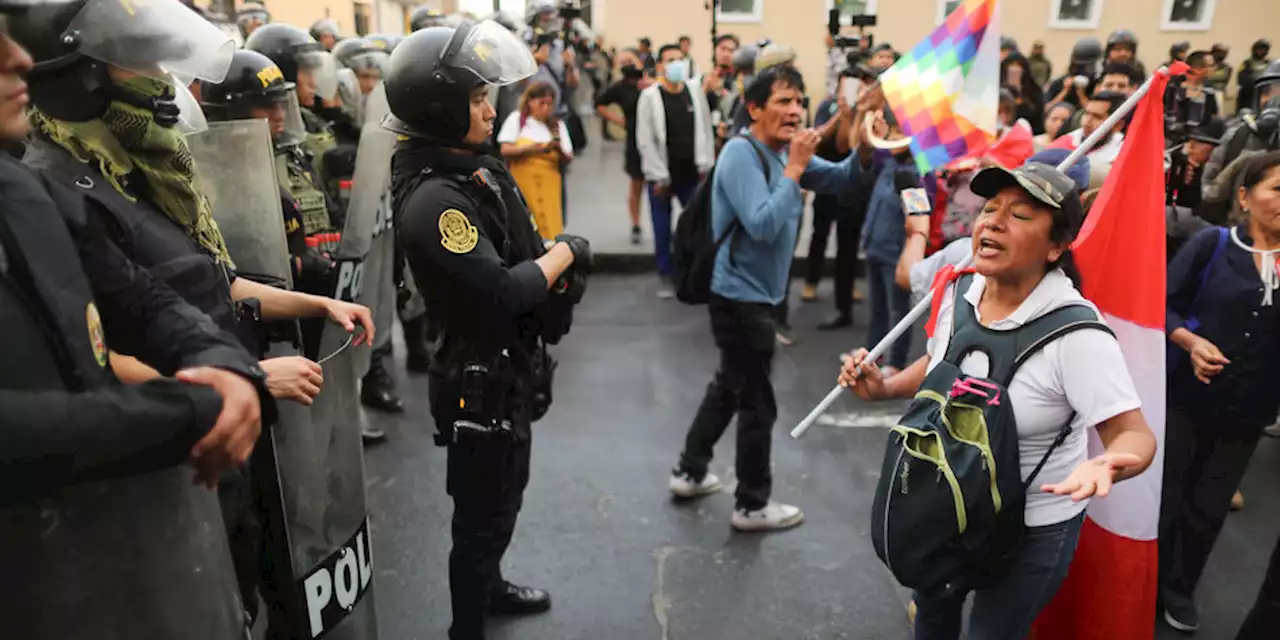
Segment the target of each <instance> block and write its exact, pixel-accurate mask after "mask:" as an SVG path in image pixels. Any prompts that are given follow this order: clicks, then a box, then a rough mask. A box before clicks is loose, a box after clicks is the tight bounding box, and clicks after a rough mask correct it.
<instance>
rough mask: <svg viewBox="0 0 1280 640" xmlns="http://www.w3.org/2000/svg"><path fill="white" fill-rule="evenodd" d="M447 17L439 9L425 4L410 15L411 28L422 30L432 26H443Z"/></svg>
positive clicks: (411, 29)
mask: <svg viewBox="0 0 1280 640" xmlns="http://www.w3.org/2000/svg"><path fill="white" fill-rule="evenodd" d="M446 19H447V18H446V16H445V15H444V14H443V13H441V12H440V10H439V9H434V8H432V7H428V6H426V5H423V6H421V7H418V8H417V9H414V10H413V15H412V16H410V17H409V30H410V31H422V30H423V29H429V28H431V27H443V26H444V23H445V21H446Z"/></svg>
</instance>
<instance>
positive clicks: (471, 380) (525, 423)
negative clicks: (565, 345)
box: [431, 340, 557, 447]
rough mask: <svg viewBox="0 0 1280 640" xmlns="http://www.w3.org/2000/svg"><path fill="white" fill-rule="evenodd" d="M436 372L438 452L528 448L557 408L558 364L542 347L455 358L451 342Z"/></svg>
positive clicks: (433, 384)
mask: <svg viewBox="0 0 1280 640" xmlns="http://www.w3.org/2000/svg"><path fill="white" fill-rule="evenodd" d="M445 342H446V344H445V345H444V346H442V348H441V352H440V353H441V354H442V355H439V356H437V359H436V361H435V362H434V363H433V367H432V372H431V413H432V415H433V417H434V418H435V420H436V429H437V430H438V433H437V434H436V436H435V442H436V445H438V446H442V447H444V446H449V445H452V444H464V445H476V444H490V443H501V442H523V441H527V440H528V439H529V428H530V425H531V424H532V423H533V422H536V421H537V420H539V419H541V418H542V417H543V416H544V415H546V413H547V410H548V409H550V408H551V402H552V391H551V390H552V382H553V380H554V378H555V370H556V366H557V365H556V362H555V360H554V359H553V358H551V356H550V354H548V353H547V350H546V347H545V345H543V344H542V343H541V342H539V344H538V346H537V348H536V349H534V350H533V351H532V353H525V351H524V350H523V349H522V348H521V347H519V346H515V347H510V348H506V349H502V350H501V351H500V352H499V353H497V354H495V355H491V356H479V357H477V356H476V355H475V354H461V353H459V354H457V355H454V354H450V353H449V349H448V345H447V342H448V341H447V340H446V341H445Z"/></svg>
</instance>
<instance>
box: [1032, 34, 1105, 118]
mask: <svg viewBox="0 0 1280 640" xmlns="http://www.w3.org/2000/svg"><path fill="white" fill-rule="evenodd" d="M1101 59H1102V43H1101V42H1098V39H1097V38H1081V39H1080V40H1079V41H1077V42H1076V45H1075V46H1074V47H1072V49H1071V62H1070V63H1069V64H1068V65H1067V73H1066V75H1063V76H1062V77H1060V78H1058V79H1057V80H1054V81H1053V82H1052V83H1050V84H1049V90H1048V91H1046V92H1045V94H1046V95H1049V96H1053V97H1052V98H1050V99H1049V101H1048V102H1049V103H1054V102H1066V103H1069V104H1070V105H1071V106H1073V107H1075V108H1077V109H1079V108H1080V107H1082V106H1084V103H1086V102H1088V101H1089V93H1088V91H1089V84H1090V83H1091V82H1092V81H1093V76H1094V74H1095V73H1097V71H1098V61H1099V60H1101Z"/></svg>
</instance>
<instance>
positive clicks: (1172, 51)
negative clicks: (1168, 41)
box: [1169, 40, 1191, 60]
mask: <svg viewBox="0 0 1280 640" xmlns="http://www.w3.org/2000/svg"><path fill="white" fill-rule="evenodd" d="M1189 51H1191V43H1190V42H1187V41H1186V40H1183V41H1181V42H1175V43H1173V46H1171V47H1169V59H1170V60H1183V59H1185V58H1186V57H1187V53H1188V52H1189Z"/></svg>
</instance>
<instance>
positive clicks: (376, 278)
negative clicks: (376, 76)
mask: <svg viewBox="0 0 1280 640" xmlns="http://www.w3.org/2000/svg"><path fill="white" fill-rule="evenodd" d="M375 96H376V97H375ZM370 105H371V106H372V109H371V111H370V114H371V115H372V116H374V118H375V119H371V120H367V122H365V128H375V129H378V131H379V132H380V134H379V136H378V137H376V138H372V140H371V141H370V143H367V145H365V146H364V147H362V148H361V150H360V151H358V152H357V155H356V175H355V177H353V179H352V192H353V198H352V204H356V202H360V204H361V206H365V204H366V202H369V201H371V200H372V198H371V196H366V195H365V193H364V184H361V183H358V182H356V180H360V179H366V178H369V179H375V180H376V182H375V183H374V184H375V187H378V186H380V187H381V197H379V198H378V206H376V210H375V211H376V215H375V218H374V228H372V241H371V244H370V247H369V253H367V255H366V256H365V273H364V280H365V282H364V283H362V287H361V291H360V294H358V296H356V302H358V303H361V305H365V306H366V307H369V308H370V311H372V314H374V325H376V326H380V328H383V326H385V328H387V330H384V332H379V333H378V340H376V342H375V343H374V349H378V348H385V347H387V344H389V343H390V340H392V328H393V325H394V324H396V265H394V261H396V233H394V228H393V221H392V192H390V156H392V152H393V151H394V136H393V134H390V132H388V131H387V129H383V128H381V122H383V118H384V116H385V115H387V113H388V111H389V109H388V108H387V92H385V91H383V90H381V87H378V88H376V90H375V91H374V92H372V93H371V95H370ZM375 141H376V143H375ZM388 142H389V145H388ZM364 152H369V154H370V155H369V157H364V159H362V157H361V155H360V154H364ZM361 166H364V170H361ZM348 215H349V214H348ZM371 351H372V349H360V351H358V352H357V353H356V370H357V371H362V372H367V371H369V358H370V356H371Z"/></svg>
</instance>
